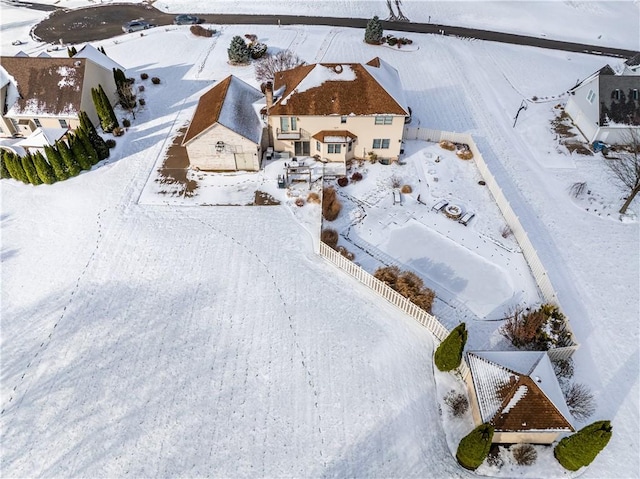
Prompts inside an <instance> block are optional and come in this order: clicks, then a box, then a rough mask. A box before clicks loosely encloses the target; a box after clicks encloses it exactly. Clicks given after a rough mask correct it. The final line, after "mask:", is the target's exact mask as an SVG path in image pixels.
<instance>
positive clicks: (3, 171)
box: [0, 149, 11, 178]
mask: <svg viewBox="0 0 640 479" xmlns="http://www.w3.org/2000/svg"><path fill="white" fill-rule="evenodd" d="M8 153H9V152H8V151H7V150H5V149H0V178H11V173H9V170H8V169H7V163H6V162H5V160H4V157H5V156H6V155H7V154H8Z"/></svg>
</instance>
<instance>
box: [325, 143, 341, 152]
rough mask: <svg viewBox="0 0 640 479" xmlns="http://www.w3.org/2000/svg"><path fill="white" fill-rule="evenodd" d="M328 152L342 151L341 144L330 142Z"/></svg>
mask: <svg viewBox="0 0 640 479" xmlns="http://www.w3.org/2000/svg"><path fill="white" fill-rule="evenodd" d="M327 153H340V144H338V143H329V144H328V145H327Z"/></svg>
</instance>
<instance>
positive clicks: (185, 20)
mask: <svg viewBox="0 0 640 479" xmlns="http://www.w3.org/2000/svg"><path fill="white" fill-rule="evenodd" d="M203 21H204V20H202V18H200V17H196V16H195V15H178V16H176V18H174V19H173V24H174V25H196V24H198V23H202V22H203Z"/></svg>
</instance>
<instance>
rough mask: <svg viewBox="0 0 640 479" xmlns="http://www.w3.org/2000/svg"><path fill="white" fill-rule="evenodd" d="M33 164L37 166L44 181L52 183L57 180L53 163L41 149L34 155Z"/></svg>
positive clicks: (48, 183)
mask: <svg viewBox="0 0 640 479" xmlns="http://www.w3.org/2000/svg"><path fill="white" fill-rule="evenodd" d="M33 165H34V166H35V167H36V172H37V173H38V176H39V177H40V180H41V181H42V182H43V183H45V184H47V185H51V184H53V183H55V182H56V175H55V174H54V173H53V168H51V165H50V164H49V163H48V162H47V160H45V158H44V156H42V153H41V152H40V151H36V154H35V155H33Z"/></svg>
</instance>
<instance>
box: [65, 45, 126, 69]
mask: <svg viewBox="0 0 640 479" xmlns="http://www.w3.org/2000/svg"><path fill="white" fill-rule="evenodd" d="M73 58H88V59H89V60H91V61H93V62H94V63H97V64H98V65H101V66H102V67H104V68H106V69H107V70H113V69H114V68H119V69H120V70H124V68H123V67H122V66H121V65H120V64H119V63H117V62H115V61H114V60H112V59H111V58H109V57H108V56H107V55H105V54H104V53H102V52H101V51H100V50H98V49H97V48H95V47H94V46H93V45H91V44H89V43H87V44H86V45H85V46H84V47H82V48H81V49H80V50H79V51H78V53H76V54H75V55H74V56H73Z"/></svg>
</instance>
